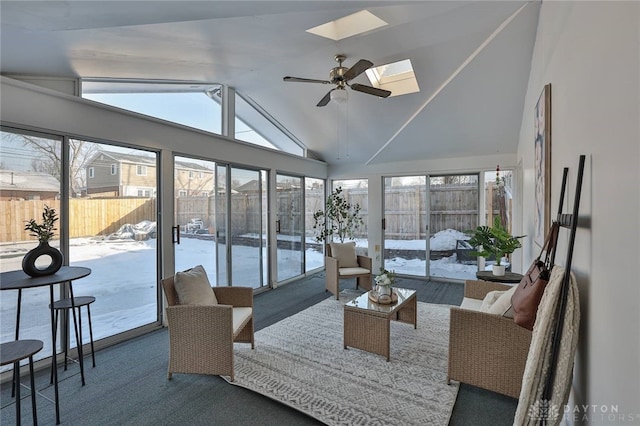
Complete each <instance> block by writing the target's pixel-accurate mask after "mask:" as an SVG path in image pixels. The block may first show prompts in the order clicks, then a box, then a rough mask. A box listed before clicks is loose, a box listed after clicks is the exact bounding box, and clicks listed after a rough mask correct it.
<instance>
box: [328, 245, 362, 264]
mask: <svg viewBox="0 0 640 426" xmlns="http://www.w3.org/2000/svg"><path fill="white" fill-rule="evenodd" d="M329 245H330V246H331V257H333V258H335V259H338V266H339V267H340V268H357V267H358V266H359V265H358V257H357V256H356V243H354V242H351V243H329Z"/></svg>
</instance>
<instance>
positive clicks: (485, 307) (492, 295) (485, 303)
mask: <svg viewBox="0 0 640 426" xmlns="http://www.w3.org/2000/svg"><path fill="white" fill-rule="evenodd" d="M503 293H504V291H499V290H495V291H490V292H489V293H487V295H486V296H484V299H482V304H481V305H480V312H489V308H490V307H491V306H493V304H494V303H496V300H498V298H499V297H500V296H502V294H503Z"/></svg>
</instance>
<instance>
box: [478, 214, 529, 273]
mask: <svg viewBox="0 0 640 426" xmlns="http://www.w3.org/2000/svg"><path fill="white" fill-rule="evenodd" d="M468 234H469V235H471V239H469V240H468V241H467V242H468V243H469V244H470V245H471V246H472V247H476V248H478V250H477V251H473V252H472V253H473V254H474V255H476V256H482V257H485V258H486V257H495V259H496V264H495V265H494V266H497V267H498V268H494V271H493V273H494V275H504V265H501V260H502V258H503V257H505V256H507V255H509V254H511V253H513V252H514V251H515V250H516V249H518V248H520V247H522V244H521V243H520V241H519V240H520V238H524V237H525V235H519V236H513V235H511V234H510V233H509V231H508V230H507V229H506V228H505V227H504V226H502V224H501V223H500V218H499V217H495V218H494V220H493V226H491V227H489V226H478V227H477V228H476V229H475V230H474V231H471V232H469V233H468Z"/></svg>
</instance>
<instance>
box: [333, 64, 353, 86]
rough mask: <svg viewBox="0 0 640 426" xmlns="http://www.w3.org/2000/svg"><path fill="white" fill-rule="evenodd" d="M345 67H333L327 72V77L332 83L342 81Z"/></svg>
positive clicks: (345, 70)
mask: <svg viewBox="0 0 640 426" xmlns="http://www.w3.org/2000/svg"><path fill="white" fill-rule="evenodd" d="M348 69H349V68H347V67H335V68H332V69H331V71H330V72H329V77H330V78H331V82H332V83H336V84H338V83H344V73H346V72H347V70H348Z"/></svg>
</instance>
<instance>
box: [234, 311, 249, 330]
mask: <svg viewBox="0 0 640 426" xmlns="http://www.w3.org/2000/svg"><path fill="white" fill-rule="evenodd" d="M251 315H253V309H252V308H249V307H240V308H233V334H234V335H236V334H238V333H239V332H240V330H242V327H243V326H244V325H245V324H246V323H247V321H249V319H251Z"/></svg>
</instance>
